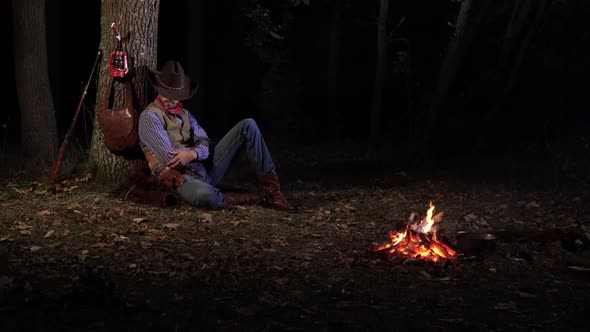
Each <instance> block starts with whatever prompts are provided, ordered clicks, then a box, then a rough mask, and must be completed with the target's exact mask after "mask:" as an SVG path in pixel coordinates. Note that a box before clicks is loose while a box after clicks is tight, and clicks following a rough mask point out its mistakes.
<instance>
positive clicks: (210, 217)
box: [198, 212, 213, 222]
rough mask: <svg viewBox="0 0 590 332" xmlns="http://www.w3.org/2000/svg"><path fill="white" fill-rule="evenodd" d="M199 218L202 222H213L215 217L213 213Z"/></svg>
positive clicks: (204, 214) (203, 214) (201, 215)
mask: <svg viewBox="0 0 590 332" xmlns="http://www.w3.org/2000/svg"><path fill="white" fill-rule="evenodd" d="M198 218H199V220H201V221H202V222H212V221H213V215H212V214H211V213H206V212H205V213H201V214H200V215H199V217H198Z"/></svg>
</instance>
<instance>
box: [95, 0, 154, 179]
mask: <svg viewBox="0 0 590 332" xmlns="http://www.w3.org/2000/svg"><path fill="white" fill-rule="evenodd" d="M159 8H160V0H126V1H117V0H102V8H101V23H100V25H101V40H100V45H101V46H100V47H101V49H102V50H104V54H105V56H104V57H103V59H102V62H101V66H100V69H101V70H100V76H99V82H98V88H97V96H96V100H97V101H98V102H97V103H96V109H97V110H98V109H99V108H100V107H101V101H102V100H103V96H104V94H105V93H106V92H107V88H108V87H109V85H108V84H109V82H110V80H111V77H110V74H109V70H108V67H109V56H110V54H111V52H112V51H113V50H114V49H115V47H116V43H115V39H114V33H113V30H112V29H111V24H112V23H113V22H115V23H116V24H117V27H118V28H119V30H120V31H121V34H122V35H123V37H124V38H126V37H129V39H128V43H127V52H128V53H127V55H128V59H129V66H130V70H129V73H128V74H127V78H129V77H131V78H132V82H133V87H134V101H135V102H136V103H135V105H136V108H137V111H138V112H141V111H142V110H143V109H144V108H145V107H146V106H147V104H148V103H149V102H150V101H151V99H152V97H153V89H152V87H151V85H150V83H149V80H148V69H152V70H154V69H156V65H157V54H158V45H157V41H158V14H159ZM124 100H125V94H124V84H122V83H120V82H117V84H116V85H115V94H114V101H113V106H114V107H120V106H123V105H124ZM141 162H143V158H140V159H133V158H125V157H120V156H115V155H113V154H111V153H110V152H109V150H108V149H107V148H106V146H105V145H104V136H103V133H102V131H101V129H100V126H99V125H98V122H97V119H96V117H95V118H94V132H93V135H92V143H91V146H90V165H91V167H92V171H93V172H94V173H95V178H96V180H97V181H99V182H105V183H113V182H120V181H121V180H123V179H124V178H125V176H126V175H127V172H128V170H129V168H130V167H131V166H133V165H134V164H136V163H141Z"/></svg>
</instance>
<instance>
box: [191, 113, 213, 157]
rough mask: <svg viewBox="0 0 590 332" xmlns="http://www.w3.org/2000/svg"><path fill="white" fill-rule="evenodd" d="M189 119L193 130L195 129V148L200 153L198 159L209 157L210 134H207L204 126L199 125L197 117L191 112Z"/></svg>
mask: <svg viewBox="0 0 590 332" xmlns="http://www.w3.org/2000/svg"><path fill="white" fill-rule="evenodd" d="M188 119H189V121H190V124H191V130H192V131H193V137H194V138H195V143H196V145H195V148H194V150H195V152H196V153H197V155H198V157H197V159H198V160H203V159H207V158H208V157H209V136H207V133H206V132H205V130H204V129H203V127H201V126H200V125H199V123H198V122H197V119H195V117H194V116H193V115H192V114H191V113H188Z"/></svg>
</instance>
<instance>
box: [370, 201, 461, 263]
mask: <svg viewBox="0 0 590 332" xmlns="http://www.w3.org/2000/svg"><path fill="white" fill-rule="evenodd" d="M433 214H434V205H433V204H432V202H430V207H429V208H428V211H427V212H426V217H424V219H422V220H421V221H420V222H415V221H414V217H415V214H414V213H413V212H412V214H411V215H410V219H409V221H408V224H407V226H406V229H405V230H404V231H403V232H394V231H390V232H389V238H390V239H391V242H390V243H386V244H384V245H382V246H379V247H377V248H374V249H373V250H372V251H375V252H388V253H390V254H395V255H400V256H403V257H407V258H410V259H423V260H427V261H431V262H440V261H444V260H447V259H450V260H454V259H456V258H457V256H458V253H457V252H456V251H455V250H453V249H452V248H451V247H449V246H448V245H446V244H445V243H443V242H442V241H440V240H439V239H437V229H436V223H438V222H440V220H441V219H442V216H443V213H442V212H440V213H437V214H436V215H434V216H433Z"/></svg>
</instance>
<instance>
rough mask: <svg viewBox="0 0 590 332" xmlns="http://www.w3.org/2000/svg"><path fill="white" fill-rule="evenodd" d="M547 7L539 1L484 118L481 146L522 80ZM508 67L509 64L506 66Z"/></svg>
mask: <svg viewBox="0 0 590 332" xmlns="http://www.w3.org/2000/svg"><path fill="white" fill-rule="evenodd" d="M546 5H547V0H540V1H538V6H537V10H536V13H535V17H534V19H533V21H532V24H529V25H528V26H527V30H526V32H525V35H524V38H523V39H522V42H521V43H520V44H519V48H518V51H517V53H516V55H515V56H514V58H513V62H512V63H511V66H510V68H508V70H509V72H508V74H507V77H506V79H505V80H503V81H502V88H501V91H500V92H499V94H498V96H497V98H495V100H496V101H495V103H494V104H493V105H492V107H491V108H490V109H489V110H488V111H487V113H486V115H485V116H484V118H483V122H482V126H481V128H482V129H481V131H480V137H479V145H480V146H482V145H483V144H484V142H485V141H486V139H487V138H488V136H489V135H490V132H489V130H488V129H487V128H488V127H489V126H488V124H489V122H490V121H492V120H493V119H494V117H496V116H497V115H498V114H499V113H500V112H501V111H502V108H503V107H504V105H505V104H506V100H507V99H508V97H509V96H510V94H511V93H512V91H513V90H514V88H515V86H516V84H517V83H518V81H519V79H520V68H521V66H522V64H523V62H524V60H525V55H526V52H527V50H528V49H529V46H530V44H531V42H532V40H533V37H534V36H535V33H536V32H537V28H538V27H539V25H540V23H541V21H542V19H543V15H544V14H545V7H546ZM529 7H530V6H527V8H525V9H524V10H526V13H527V14H528V13H529V12H530V8H529ZM521 20H522V21H523V22H522V23H521V24H522V25H523V26H524V20H525V17H522V18H521ZM513 44H514V45H516V43H513ZM505 61H506V62H507V63H508V60H505ZM506 66H507V64H506Z"/></svg>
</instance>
